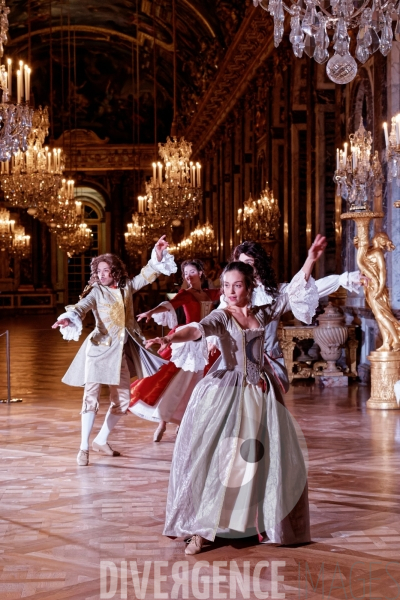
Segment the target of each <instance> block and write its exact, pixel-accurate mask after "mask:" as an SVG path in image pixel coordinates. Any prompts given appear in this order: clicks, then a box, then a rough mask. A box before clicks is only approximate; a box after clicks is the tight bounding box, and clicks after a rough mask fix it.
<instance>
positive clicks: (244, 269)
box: [221, 260, 257, 296]
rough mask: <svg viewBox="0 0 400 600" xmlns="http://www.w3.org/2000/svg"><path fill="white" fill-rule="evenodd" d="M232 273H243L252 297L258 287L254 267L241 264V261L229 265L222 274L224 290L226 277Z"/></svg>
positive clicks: (246, 286) (245, 283) (245, 284)
mask: <svg viewBox="0 0 400 600" xmlns="http://www.w3.org/2000/svg"><path fill="white" fill-rule="evenodd" d="M231 271H239V273H241V274H242V275H243V276H244V286H245V288H246V290H247V291H248V292H249V294H250V296H251V294H252V293H253V290H254V288H255V287H256V285H257V282H256V278H255V275H254V269H253V267H252V266H251V265H248V264H247V263H244V262H240V261H239V260H238V261H232V262H230V263H228V264H227V265H226V267H225V269H224V270H223V271H222V273H221V288H222V290H223V289H224V277H225V275H226V274H227V273H230V272H231Z"/></svg>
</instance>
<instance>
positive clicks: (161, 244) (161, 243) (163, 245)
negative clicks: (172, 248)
mask: <svg viewBox="0 0 400 600" xmlns="http://www.w3.org/2000/svg"><path fill="white" fill-rule="evenodd" d="M165 237H166V236H165V235H163V236H161V237H160V239H159V240H158V242H157V243H156V245H155V246H154V249H155V251H156V254H157V260H158V262H161V261H162V256H163V252H164V250H166V249H167V248H168V246H169V243H168V242H167V240H166V239H165Z"/></svg>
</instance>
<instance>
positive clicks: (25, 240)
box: [10, 225, 31, 258]
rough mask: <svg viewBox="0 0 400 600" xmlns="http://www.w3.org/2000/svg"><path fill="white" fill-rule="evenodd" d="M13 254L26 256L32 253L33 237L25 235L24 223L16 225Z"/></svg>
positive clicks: (21, 256)
mask: <svg viewBox="0 0 400 600" xmlns="http://www.w3.org/2000/svg"><path fill="white" fill-rule="evenodd" d="M10 252H11V254H12V255H13V256H17V257H18V258H26V257H27V256H29V255H30V253H31V238H30V236H29V235H25V228H24V227H22V225H15V227H14V239H13V247H12V249H11V251H10Z"/></svg>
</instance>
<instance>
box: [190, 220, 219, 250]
mask: <svg viewBox="0 0 400 600" xmlns="http://www.w3.org/2000/svg"><path fill="white" fill-rule="evenodd" d="M190 237H191V239H192V242H193V244H192V254H193V256H199V257H200V258H203V257H204V258H205V257H211V256H213V255H214V254H215V253H216V250H217V245H216V242H215V237H214V227H213V226H212V225H211V224H210V223H209V222H208V221H207V222H206V223H205V224H204V225H197V227H196V229H195V230H194V231H192V232H191V234H190Z"/></svg>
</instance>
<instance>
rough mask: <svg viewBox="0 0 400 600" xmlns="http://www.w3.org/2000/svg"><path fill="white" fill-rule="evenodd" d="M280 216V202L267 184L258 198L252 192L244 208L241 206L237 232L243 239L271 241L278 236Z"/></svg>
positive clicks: (260, 241) (261, 241)
mask: <svg viewBox="0 0 400 600" xmlns="http://www.w3.org/2000/svg"><path fill="white" fill-rule="evenodd" d="M280 216H281V215H280V212H279V207H278V202H277V201H276V200H275V198H274V196H273V193H272V191H271V190H270V189H269V188H268V184H267V186H266V188H265V190H264V191H263V192H262V193H261V196H260V198H259V199H258V200H253V198H252V196H251V194H250V197H249V199H248V200H246V202H245V203H244V205H243V209H242V208H239V210H238V216H237V221H236V223H237V226H238V229H237V231H236V233H237V234H239V235H240V236H241V239H251V240H254V241H257V242H259V243H263V242H269V241H271V240H274V239H275V238H276V234H277V231H278V227H279V218H280Z"/></svg>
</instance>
